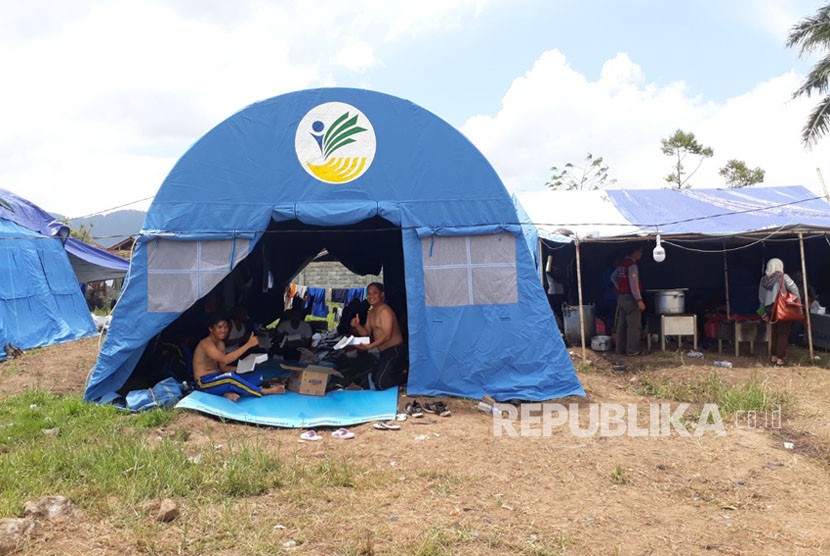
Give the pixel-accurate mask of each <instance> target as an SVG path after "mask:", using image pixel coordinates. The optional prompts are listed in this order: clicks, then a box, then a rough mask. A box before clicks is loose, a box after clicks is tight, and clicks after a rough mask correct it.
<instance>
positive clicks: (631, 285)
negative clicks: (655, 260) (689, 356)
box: [611, 247, 646, 355]
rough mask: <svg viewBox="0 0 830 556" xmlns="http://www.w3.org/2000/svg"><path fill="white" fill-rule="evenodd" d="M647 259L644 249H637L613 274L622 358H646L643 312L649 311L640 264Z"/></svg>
mask: <svg viewBox="0 0 830 556" xmlns="http://www.w3.org/2000/svg"><path fill="white" fill-rule="evenodd" d="M642 258H643V248H642V247H635V248H633V249H632V250H631V251H630V252H629V253H628V254H627V255H626V256H625V257H624V258H623V259H622V260H620V262H619V264H618V265H617V267H616V268H615V269H614V272H613V273H612V274H611V282H613V284H614V288H615V289H616V291H617V316H616V319H615V320H616V322H617V338H616V350H617V353H618V354H620V355H622V354H626V355H642V354H643V352H642V351H641V350H640V335H641V328H642V316H641V315H642V313H643V311H645V310H646V304H645V302H644V301H643V293H642V290H641V288H640V270H639V268H638V267H637V263H638V262H639V261H640V259H642Z"/></svg>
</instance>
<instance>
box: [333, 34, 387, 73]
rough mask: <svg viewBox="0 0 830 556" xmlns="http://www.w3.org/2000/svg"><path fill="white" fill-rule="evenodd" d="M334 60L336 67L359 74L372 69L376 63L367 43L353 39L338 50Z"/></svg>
mask: <svg viewBox="0 0 830 556" xmlns="http://www.w3.org/2000/svg"><path fill="white" fill-rule="evenodd" d="M334 59H335V62H337V64H338V65H340V66H342V67H344V68H346V69H347V70H351V71H355V72H359V73H362V72H364V71H366V70H368V69H370V68H373V67H374V66H376V65H377V63H378V61H377V60H376V59H375V53H374V50H373V49H372V46H371V45H370V44H369V43H366V42H363V41H358V40H353V39H352V40H349V41H348V42H347V44H346V45H345V46H344V47H343V48H342V49H340V52H338V53H337V56H335V58H334Z"/></svg>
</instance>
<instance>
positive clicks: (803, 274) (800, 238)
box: [798, 232, 814, 365]
mask: <svg viewBox="0 0 830 556" xmlns="http://www.w3.org/2000/svg"><path fill="white" fill-rule="evenodd" d="M798 245H799V246H800V247H801V282H802V285H803V288H804V289H803V290H801V291H803V292H804V297H803V298H802V300H803V301H804V309H805V312H806V313H807V346H808V347H809V348H810V364H811V365H812V364H813V361H814V360H813V327H812V326H811V322H810V305H809V302H810V300H809V299H808V295H807V263H805V262H804V234H803V233H802V232H798Z"/></svg>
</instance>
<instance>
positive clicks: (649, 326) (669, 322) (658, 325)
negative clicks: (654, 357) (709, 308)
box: [646, 314, 697, 351]
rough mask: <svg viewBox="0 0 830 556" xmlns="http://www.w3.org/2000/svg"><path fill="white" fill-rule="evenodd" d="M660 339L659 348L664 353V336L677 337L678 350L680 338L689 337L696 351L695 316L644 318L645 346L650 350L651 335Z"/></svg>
mask: <svg viewBox="0 0 830 556" xmlns="http://www.w3.org/2000/svg"><path fill="white" fill-rule="evenodd" d="M652 333H656V334H658V335H659V337H660V347H661V349H662V350H663V351H666V336H677V347H678V349H680V342H681V337H682V336H691V337H692V345H693V346H694V349H695V350H697V315H695V314H679V315H648V317H646V344H647V345H648V349H651V334H652Z"/></svg>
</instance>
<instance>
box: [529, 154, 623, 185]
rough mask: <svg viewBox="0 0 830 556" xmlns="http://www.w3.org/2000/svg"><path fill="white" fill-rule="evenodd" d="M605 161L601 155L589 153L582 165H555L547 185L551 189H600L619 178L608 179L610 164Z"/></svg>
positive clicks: (569, 163)
mask: <svg viewBox="0 0 830 556" xmlns="http://www.w3.org/2000/svg"><path fill="white" fill-rule="evenodd" d="M603 162H604V161H603V160H602V157H601V156H598V157H597V158H594V155H592V154H591V153H588V155H587V156H586V157H585V163H584V164H583V165H582V166H577V165H575V164H573V163H571V162H568V163H567V164H565V166H563V167H562V168H559V167H557V166H554V167H552V168H551V169H550V170H551V172H553V175H552V176H551V178H550V180H549V181H548V182H547V183H545V185H547V186H548V187H549V188H551V189H564V190H567V191H579V190H583V189H588V190H593V189H600V188H601V187H604V186H605V185H606V184H611V183H615V182H616V181H617V180H615V179H608V166H606V165H604V164H603Z"/></svg>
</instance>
